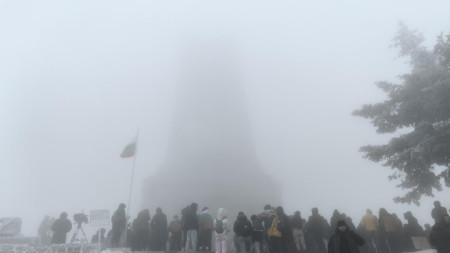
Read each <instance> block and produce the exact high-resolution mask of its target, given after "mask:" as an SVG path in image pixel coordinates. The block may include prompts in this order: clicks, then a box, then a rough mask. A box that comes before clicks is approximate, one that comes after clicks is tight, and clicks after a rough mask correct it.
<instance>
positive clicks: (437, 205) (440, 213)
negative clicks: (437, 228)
mask: <svg viewBox="0 0 450 253" xmlns="http://www.w3.org/2000/svg"><path fill="white" fill-rule="evenodd" d="M446 214H447V208H445V207H443V206H441V202H439V201H437V200H436V201H434V208H433V210H431V217H432V218H433V219H434V222H435V224H436V223H439V222H441V221H442V220H443V219H444V215H446Z"/></svg>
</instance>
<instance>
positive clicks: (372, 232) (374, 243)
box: [360, 209, 379, 252]
mask: <svg viewBox="0 0 450 253" xmlns="http://www.w3.org/2000/svg"><path fill="white" fill-rule="evenodd" d="M360 224H361V225H362V226H363V228H364V230H365V231H366V233H365V234H366V238H365V239H366V241H367V244H368V247H369V250H370V251H371V252H376V250H377V249H378V247H379V243H378V219H377V216H375V215H373V214H372V210H370V209H367V210H366V214H365V215H364V216H363V217H362V219H361V222H360Z"/></svg>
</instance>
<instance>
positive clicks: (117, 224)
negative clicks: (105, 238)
mask: <svg viewBox="0 0 450 253" xmlns="http://www.w3.org/2000/svg"><path fill="white" fill-rule="evenodd" d="M125 207H126V205H125V204H124V203H121V204H120V205H119V208H117V210H116V211H115V212H114V214H113V216H112V217H111V223H112V229H111V230H112V238H111V246H112V247H113V248H118V247H120V246H121V242H120V239H121V237H122V233H123V232H124V231H125V228H126V227H127V216H126V214H125Z"/></svg>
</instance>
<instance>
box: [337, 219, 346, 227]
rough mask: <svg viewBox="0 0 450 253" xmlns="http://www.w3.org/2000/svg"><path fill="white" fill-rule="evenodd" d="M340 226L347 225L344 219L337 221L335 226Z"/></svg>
mask: <svg viewBox="0 0 450 253" xmlns="http://www.w3.org/2000/svg"><path fill="white" fill-rule="evenodd" d="M341 226H346V227H347V224H346V223H345V221H344V220H340V221H338V222H337V227H341Z"/></svg>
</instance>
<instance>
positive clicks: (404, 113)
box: [353, 24, 450, 205]
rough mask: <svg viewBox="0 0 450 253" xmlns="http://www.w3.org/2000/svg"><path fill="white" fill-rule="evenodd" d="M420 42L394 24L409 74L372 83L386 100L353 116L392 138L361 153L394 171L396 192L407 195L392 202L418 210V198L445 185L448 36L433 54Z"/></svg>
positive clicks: (449, 146) (449, 144) (449, 180)
mask: <svg viewBox="0 0 450 253" xmlns="http://www.w3.org/2000/svg"><path fill="white" fill-rule="evenodd" d="M422 42H423V37H422V35H421V34H419V33H418V32H416V31H412V30H410V29H408V28H407V27H406V26H405V25H403V24H400V25H399V30H398V33H397V34H396V36H395V37H394V45H395V47H397V48H398V49H399V52H400V56H401V57H405V58H406V59H408V62H409V63H410V66H411V70H410V72H409V73H407V74H404V75H402V76H401V77H400V83H399V84H393V83H389V82H378V83H376V85H377V86H378V87H379V88H380V89H381V90H383V92H385V93H386V95H387V99H386V100H385V101H384V102H382V103H377V104H367V105H363V106H362V107H361V108H360V109H358V110H355V111H354V112H353V115H356V116H360V117H364V118H367V119H370V120H371V123H372V124H373V125H374V126H375V127H376V130H377V133H379V134H386V133H392V134H394V135H395V137H393V138H392V139H391V140H390V141H389V142H388V143H387V144H385V145H367V146H363V147H361V149H360V151H361V152H363V153H364V157H365V158H367V159H369V160H371V161H374V162H377V163H382V164H383V165H384V166H387V167H390V168H392V169H393V170H394V173H393V174H392V175H391V176H390V177H389V179H390V180H392V179H397V180H399V181H400V183H399V185H398V187H400V188H402V189H404V190H407V192H406V194H405V195H403V196H398V197H395V198H394V201H396V202H401V203H411V202H413V203H415V204H417V205H418V204H419V200H420V198H421V197H422V196H431V197H433V196H434V195H433V192H434V191H436V190H437V191H441V190H442V182H445V185H446V186H447V187H449V186H450V169H449V168H450V35H446V36H444V35H442V34H441V35H440V36H438V38H437V43H436V45H435V46H434V49H427V48H426V47H425V46H423V44H422ZM401 129H402V131H399V130H401ZM400 132H401V133H400Z"/></svg>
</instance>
